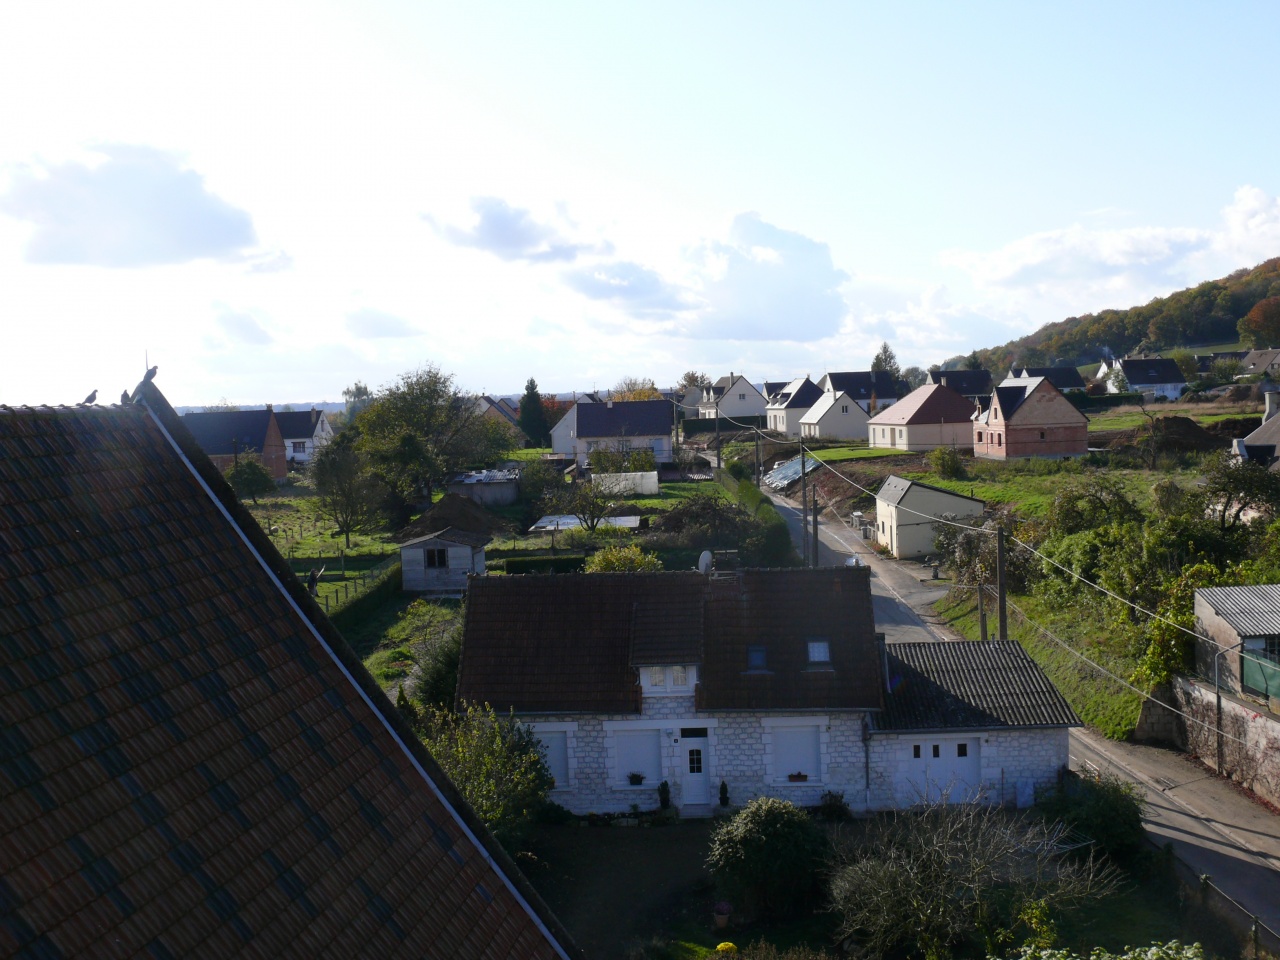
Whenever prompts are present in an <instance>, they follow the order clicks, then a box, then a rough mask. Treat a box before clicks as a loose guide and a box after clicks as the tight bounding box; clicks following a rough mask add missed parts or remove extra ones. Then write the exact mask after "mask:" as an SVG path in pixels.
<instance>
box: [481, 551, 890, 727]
mask: <svg viewBox="0 0 1280 960" xmlns="http://www.w3.org/2000/svg"><path fill="white" fill-rule="evenodd" d="M811 639H822V640H826V641H828V644H829V646H830V651H831V663H830V669H811V668H810V667H811V665H810V664H809V663H808V660H807V656H808V646H807V641H809V640H811ZM750 646H760V647H763V648H764V649H765V657H766V662H767V665H768V669H767V670H765V671H759V672H750V671H748V670H747V669H746V664H747V648H748V647H750ZM876 651H877V648H876V643H875V627H874V623H873V620H872V612H871V586H870V580H869V578H868V572H867V569H866V568H861V569H858V568H853V567H847V568H846V567H837V568H828V569H823V570H745V571H741V572H740V573H738V574H737V575H735V576H734V577H731V578H727V579H725V580H723V581H720V580H712V579H709V578H708V577H706V576H705V575H703V574H700V573H696V572H692V571H689V572H668V573H651V574H634V573H628V574H621V573H618V574H569V575H556V576H523V577H475V578H472V580H471V581H470V587H469V594H468V599H467V613H466V625H465V628H464V634H463V646H462V665H461V669H460V671H459V680H458V696H459V698H460V699H464V700H483V701H487V702H489V703H491V704H493V705H494V707H496V708H498V709H502V710H507V709H515V710H516V711H518V712H523V713H615V714H617V713H638V712H639V710H640V689H639V686H638V685H637V676H636V671H635V667H636V666H640V665H645V664H656V663H691V662H701V664H702V673H701V676H700V683H699V686H698V697H699V705H700V706H701V707H703V708H705V709H709V710H806V709H814V710H820V709H841V708H846V709H858V708H863V709H867V708H878V707H879V706H880V683H879V676H880V670H879V656H878V654H877V652H876ZM699 653H700V654H701V655H700V657H699V656H695V655H697V654H699Z"/></svg>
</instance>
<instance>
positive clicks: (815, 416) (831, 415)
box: [800, 390, 867, 440]
mask: <svg viewBox="0 0 1280 960" xmlns="http://www.w3.org/2000/svg"><path fill="white" fill-rule="evenodd" d="M866 435H867V411H865V410H863V409H862V406H861V405H860V404H859V403H857V402H856V401H855V400H853V399H851V398H850V397H849V395H848V394H847V393H845V392H844V391H843V390H840V391H837V392H836V393H824V394H823V395H822V396H821V397H820V398H819V399H818V402H817V403H815V404H814V405H813V406H812V407H810V408H809V409H808V411H807V412H806V413H805V415H804V416H803V417H801V418H800V436H802V437H813V438H815V439H816V438H824V439H830V438H835V439H838V440H855V439H856V440H860V439H862V438H863V437H865V436H866Z"/></svg>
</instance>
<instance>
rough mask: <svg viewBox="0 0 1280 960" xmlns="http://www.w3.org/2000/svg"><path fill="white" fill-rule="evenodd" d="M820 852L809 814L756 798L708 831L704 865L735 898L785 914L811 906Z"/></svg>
mask: <svg viewBox="0 0 1280 960" xmlns="http://www.w3.org/2000/svg"><path fill="white" fill-rule="evenodd" d="M822 852H823V838H822V833H821V831H820V830H819V829H818V826H817V825H816V824H815V823H814V822H813V821H812V820H811V819H810V818H809V815H808V814H806V813H805V812H804V811H803V810H801V809H799V808H798V807H796V806H795V805H794V804H791V803H788V802H786V801H784V800H776V799H774V798H773V797H758V798H757V799H755V800H752V801H751V802H750V803H748V804H747V805H746V806H745V807H743V808H742V810H741V811H739V812H738V813H737V814H735V815H734V816H733V817H732V818H731V819H729V820H728V821H727V822H726V823H724V824H723V825H722V826H720V827H719V828H717V829H716V831H715V832H714V833H713V834H712V835H711V852H710V855H709V856H708V857H707V866H708V868H709V869H710V870H711V873H712V875H713V876H714V877H715V878H716V881H717V882H718V883H719V884H720V885H721V886H723V887H724V888H725V890H726V892H728V893H729V894H730V896H732V897H734V898H736V900H737V902H739V903H744V904H746V905H748V907H749V908H750V909H751V910H754V911H755V912H757V913H759V914H760V915H763V916H766V917H786V916H792V915H794V914H796V913H798V912H800V911H801V910H803V909H804V908H805V907H806V906H809V905H811V904H812V902H813V899H814V896H815V895H816V893H817V886H818V883H817V881H818V876H819V869H820V865H821V857H822Z"/></svg>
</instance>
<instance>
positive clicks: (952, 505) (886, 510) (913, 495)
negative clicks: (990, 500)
mask: <svg viewBox="0 0 1280 960" xmlns="http://www.w3.org/2000/svg"><path fill="white" fill-rule="evenodd" d="M985 508H986V504H985V503H983V502H982V501H981V500H978V499H976V498H974V497H966V496H964V494H960V493H952V492H951V491H950V490H943V489H942V488H941V487H935V486H931V485H930V484H927V483H921V482H920V481H919V480H904V479H903V478H902V477H894V476H890V477H889V478H888V479H887V480H885V482H884V485H883V486H881V487H880V491H879V492H878V493H877V494H876V543H878V544H880V545H881V546H882V547H888V548H889V552H890V553H892V554H893V555H894V556H895V557H897V558H898V559H899V560H902V559H905V558H908V557H922V556H924V555H925V554H927V553H932V552H933V541H934V537H935V535H936V534H935V531H934V529H933V528H934V523H935V521H934V518H935V517H941V516H942V515H943V514H944V513H949V514H951V515H953V516H956V517H977V516H980V515H981V514H982V511H983V510H984V509H985Z"/></svg>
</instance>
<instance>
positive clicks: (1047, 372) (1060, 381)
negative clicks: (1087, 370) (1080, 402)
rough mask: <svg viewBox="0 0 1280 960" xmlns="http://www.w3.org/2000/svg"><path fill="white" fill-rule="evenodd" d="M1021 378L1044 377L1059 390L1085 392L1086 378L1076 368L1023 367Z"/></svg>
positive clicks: (1019, 372)
mask: <svg viewBox="0 0 1280 960" xmlns="http://www.w3.org/2000/svg"><path fill="white" fill-rule="evenodd" d="M1018 376H1020V377H1044V378H1045V379H1046V380H1048V381H1049V382H1050V383H1052V384H1053V385H1054V386H1055V387H1057V388H1058V389H1059V390H1083V389H1084V377H1082V376H1080V371H1079V370H1077V369H1076V368H1075V367H1023V368H1022V369H1021V370H1019V371H1018Z"/></svg>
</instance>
